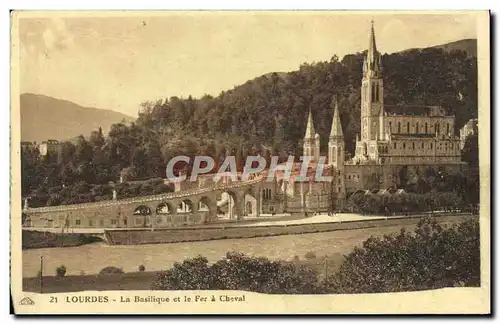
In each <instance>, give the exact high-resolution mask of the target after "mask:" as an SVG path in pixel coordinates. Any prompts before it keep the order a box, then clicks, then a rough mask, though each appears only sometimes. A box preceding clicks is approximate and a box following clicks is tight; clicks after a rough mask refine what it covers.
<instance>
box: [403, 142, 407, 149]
mask: <svg viewBox="0 0 500 324" xmlns="http://www.w3.org/2000/svg"><path fill="white" fill-rule="evenodd" d="M404 149H406V143H405V142H403V150H404Z"/></svg>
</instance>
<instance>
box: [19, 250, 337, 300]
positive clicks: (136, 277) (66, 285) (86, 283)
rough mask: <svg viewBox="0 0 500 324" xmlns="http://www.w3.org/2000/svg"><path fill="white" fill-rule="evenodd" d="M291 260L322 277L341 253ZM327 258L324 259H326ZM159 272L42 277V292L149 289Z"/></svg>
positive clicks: (30, 287) (31, 281)
mask: <svg viewBox="0 0 500 324" xmlns="http://www.w3.org/2000/svg"><path fill="white" fill-rule="evenodd" d="M298 257H300V259H296V260H294V261H291V262H294V263H296V264H300V265H306V266H308V267H310V268H313V269H315V270H316V271H317V272H318V274H319V275H320V276H321V277H322V276H324V274H325V272H326V271H328V273H331V272H334V271H336V270H337V269H338V267H339V266H340V264H341V262H342V260H343V258H344V257H343V256H342V255H341V254H334V255H330V256H328V258H327V260H325V258H326V257H324V256H322V257H318V258H316V257H314V258H310V259H306V258H304V256H298ZM325 261H326V262H325ZM157 273H158V271H144V272H129V273H122V274H113V275H98V274H96V275H80V276H65V277H56V276H44V277H43V286H42V292H43V293H59V292H77V291H105V290H150V289H151V284H152V283H153V281H154V280H155V278H156V275H157ZM23 291H29V292H40V278H36V277H35V278H23Z"/></svg>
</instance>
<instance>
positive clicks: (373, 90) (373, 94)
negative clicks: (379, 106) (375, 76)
mask: <svg viewBox="0 0 500 324" xmlns="http://www.w3.org/2000/svg"><path fill="white" fill-rule="evenodd" d="M375 90H376V88H375V85H374V84H372V102H375Z"/></svg>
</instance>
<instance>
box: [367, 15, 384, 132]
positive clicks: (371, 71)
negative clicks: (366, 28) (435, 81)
mask: <svg viewBox="0 0 500 324" xmlns="http://www.w3.org/2000/svg"><path fill="white" fill-rule="evenodd" d="M383 109H384V83H383V80H382V58H381V55H380V53H379V52H378V51H377V44H376V42H375V30H374V27H373V20H372V22H371V29H370V43H369V45H368V52H367V53H366V57H365V59H364V62H363V81H362V82H361V141H362V142H366V141H372V140H377V139H378V138H379V136H381V135H383V134H384V129H383V120H381V118H380V116H383Z"/></svg>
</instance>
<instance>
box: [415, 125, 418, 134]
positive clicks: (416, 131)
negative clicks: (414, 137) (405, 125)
mask: <svg viewBox="0 0 500 324" xmlns="http://www.w3.org/2000/svg"><path fill="white" fill-rule="evenodd" d="M418 132H419V130H418V122H417V126H416V127H415V133H418Z"/></svg>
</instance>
